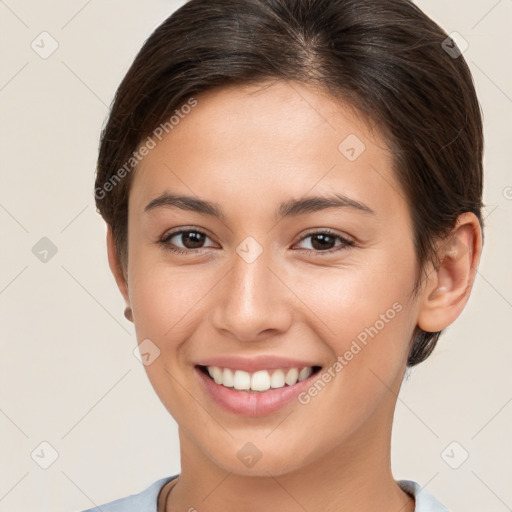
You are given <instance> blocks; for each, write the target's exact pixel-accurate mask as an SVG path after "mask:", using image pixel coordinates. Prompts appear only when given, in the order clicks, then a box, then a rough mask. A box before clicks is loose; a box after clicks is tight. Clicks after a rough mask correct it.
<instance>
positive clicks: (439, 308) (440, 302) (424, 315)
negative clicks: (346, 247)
mask: <svg viewBox="0 0 512 512" xmlns="http://www.w3.org/2000/svg"><path fill="white" fill-rule="evenodd" d="M481 252H482V232H481V227H480V223H479V221H478V219H477V217H476V215H474V214H473V213H470V212H467V213H463V214H461V215H459V217H458V219H457V223H456V225H455V228H454V229H453V230H452V232H451V233H450V235H449V236H448V237H447V238H446V239H444V240H443V242H442V243H441V244H440V247H439V259H440V263H439V265H438V267H437V268H436V269H433V270H432V271H431V273H430V275H429V278H428V283H427V285H426V286H425V288H424V292H423V299H422V304H421V308H420V312H419V316H418V327H420V329H422V330H423V331H426V332H437V331H441V330H442V329H444V328H446V327H447V326H448V325H450V324H451V323H453V322H454V321H455V319H456V318H457V317H458V316H459V315H460V314H461V312H462V310H463V309H464V307H465V305H466V303H467V301H468V299H469V295H470V292H471V288H472V286H473V282H474V279H475V275H476V270H477V267H478V262H479V260H480V254H481Z"/></svg>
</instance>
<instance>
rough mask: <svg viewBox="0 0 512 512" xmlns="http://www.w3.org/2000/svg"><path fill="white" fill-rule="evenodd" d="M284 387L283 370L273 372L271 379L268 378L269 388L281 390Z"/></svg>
mask: <svg viewBox="0 0 512 512" xmlns="http://www.w3.org/2000/svg"><path fill="white" fill-rule="evenodd" d="M283 386H284V372H283V370H274V373H272V377H270V387H271V388H282V387H283Z"/></svg>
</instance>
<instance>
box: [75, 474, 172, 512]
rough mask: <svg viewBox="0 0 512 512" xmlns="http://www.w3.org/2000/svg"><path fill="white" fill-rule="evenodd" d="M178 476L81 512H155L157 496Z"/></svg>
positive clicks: (161, 480) (162, 479) (160, 480)
mask: <svg viewBox="0 0 512 512" xmlns="http://www.w3.org/2000/svg"><path fill="white" fill-rule="evenodd" d="M177 476H178V475H174V476H168V477H165V478H160V479H159V480H157V481H156V482H153V483H152V484H151V485H150V486H149V487H147V488H146V489H144V490H143V491H141V492H139V493H137V494H131V495H130V496H126V497H124V498H119V499H117V500H114V501H109V502H108V503H104V504H103V505H99V506H96V507H93V508H89V509H87V510H83V511H82V512H157V501H158V494H159V493H160V491H161V489H162V487H163V486H164V485H165V484H166V483H167V482H170V481H171V480H173V479H174V478H176V477H177Z"/></svg>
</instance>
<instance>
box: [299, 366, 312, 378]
mask: <svg viewBox="0 0 512 512" xmlns="http://www.w3.org/2000/svg"><path fill="white" fill-rule="evenodd" d="M312 373H313V368H311V366H308V367H307V368H302V370H301V371H300V372H299V382H300V381H301V380H304V379H307V378H308V377H309V376H310V375H311V374H312Z"/></svg>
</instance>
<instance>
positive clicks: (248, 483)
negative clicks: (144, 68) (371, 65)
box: [107, 82, 481, 512]
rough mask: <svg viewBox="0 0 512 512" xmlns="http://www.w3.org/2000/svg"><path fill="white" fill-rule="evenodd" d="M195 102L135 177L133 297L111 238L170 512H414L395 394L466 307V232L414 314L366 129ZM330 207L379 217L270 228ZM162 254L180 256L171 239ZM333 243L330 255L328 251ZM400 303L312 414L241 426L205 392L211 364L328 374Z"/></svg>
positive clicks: (328, 107) (469, 226)
mask: <svg viewBox="0 0 512 512" xmlns="http://www.w3.org/2000/svg"><path fill="white" fill-rule="evenodd" d="M197 101H198V104H197V106H196V107H195V108H194V109H193V110H192V112H191V113H190V114H188V115H187V116H186V117H185V118H184V119H182V120H181V121H180V123H179V124H178V125H177V126H175V127H174V129H173V130H172V131H171V132H170V133H169V134H168V135H166V137H165V138H164V139H163V140H162V142H160V143H158V145H157V146H156V147H155V148H154V149H152V150H151V151H150V152H149V154H148V155H147V156H146V157H145V158H144V160H143V161H142V162H141V163H140V164H139V167H138V168H137V170H136V174H135V176H134V181H133V183H132V187H131V192H130V199H129V222H128V239H129V242H128V269H127V276H128V279H127V281H126V280H125V279H124V277H123V273H122V271H121V269H120V267H119V262H118V260H117V259H116V255H115V250H114V241H113V238H112V233H111V231H110V229H109V230H108V232H107V245H108V254H109V263H110V266H111V269H112V272H113V274H114V277H115V279H116V282H117V284H118V286H119V289H120V291H121V293H122V294H123V297H124V299H125V301H126V304H127V305H128V306H130V307H131V308H132V311H133V317H132V319H133V322H134V325H135V329H136V334H137V340H138V341H139V343H140V342H141V341H142V340H144V339H147V338H149V339H150V340H151V341H152V342H153V343H154V344H155V345H157V346H158V348H159V349H160V356H159V357H158V358H157V359H155V360H154V362H152V363H151V364H150V365H148V366H146V367H145V368H146V371H147V374H148V377H149V379H150V382H151V384H152V386H153V387H154V389H155V391H156V393H157V394H158V396H159V398H160V400H161V401H162V403H163V405H164V406H165V407H166V408H167V410H168V411H169V412H170V414H171V415H172V416H173V417H174V419H175V420H176V422H177V423H178V425H179V436H180V447H181V467H182V470H181V474H180V477H179V480H178V481H177V483H176V485H175V487H174V488H173V490H172V492H171V493H170V494H169V499H168V503H167V510H169V511H170V510H189V509H190V508H191V507H194V508H196V509H197V510H201V511H210V512H214V511H220V510H222V511H223V512H226V511H235V510H237V511H238V510H245V511H249V512H251V511H261V510H276V509H279V510H281V511H284V512H292V511H294V512H295V511H303V510H304V509H306V510H308V512H316V511H323V512H326V511H327V512H328V511H337V512H340V511H349V510H350V511H353V510H358V511H363V512H364V511H370V510H372V511H373V510H383V511H390V512H391V511H393V512H395V511H398V510H400V511H401V512H411V511H413V510H414V499H412V498H411V497H409V496H408V495H407V494H406V493H404V492H403V491H401V490H400V488H399V487H398V485H397V484H396V482H395V481H394V479H393V476H392V473H391V468H390V440H391V426H392V419H393V413H394V409H395V404H396V399H397V394H398V391H399V389H400V385H401V383H402V379H403V376H404V371H405V365H406V360H407V355H408V351H409V349H410V343H411V336H412V333H413V329H414V327H415V326H416V325H419V326H420V327H421V328H423V329H425V330H428V331H436V330H440V329H443V328H445V327H446V326H448V325H449V324H450V323H452V322H453V321H454V320H455V319H456V318H457V317H458V315H459V314H460V312H461V311H462V309H463V308H464V306H465V304H466V302H467V299H468V297H469V292H470V289H471V286H472V283H473V279H474V276H475V272H476V267H477V264H478V260H479V257H480V252H481V232H480V226H479V223H478V220H477V219H476V217H475V216H474V215H473V214H470V213H466V214H463V215H461V216H460V217H459V221H458V223H457V226H456V228H455V229H454V231H453V233H452V236H451V237H450V238H449V239H448V240H447V242H446V243H445V244H442V245H440V248H439V250H440V254H442V255H444V254H445V252H446V251H447V252H446V256H445V257H443V258H442V264H441V266H440V267H439V268H438V269H434V268H430V269H429V277H428V280H427V281H426V282H424V286H423V288H422V290H421V291H420V293H419V294H418V295H417V296H413V295H412V294H411V292H412V289H413V285H414V282H415V277H416V273H417V270H418V269H417V263H416V257H415V252H414V246H413V237H412V228H411V220H410V213H409V210H408V207H407V204H406V201H405V199H404V194H403V192H402V191H401V187H400V185H399V184H398V182H397V181H396V178H395V176H394V173H393V170H392V160H391V156H392V155H390V153H389V152H388V151H387V149H386V147H385V144H384V142H383V141H382V140H381V139H380V138H379V136H378V134H376V133H374V132H372V130H370V128H369V127H368V126H367V125H366V124H365V123H364V122H363V121H362V120H361V117H360V116H357V114H356V113H355V112H354V111H353V110H352V109H350V108H348V106H347V105H343V104H340V102H339V101H336V100H334V99H333V98H332V97H330V96H328V95H326V94H323V93H321V92H320V91H318V90H316V89H313V88H311V87H309V86H305V85H299V84H296V83H285V82H274V83H267V84H266V86H265V87H255V86H251V87H244V88H241V87H239V86H238V87H237V86H230V87H226V88H222V89H217V90H213V91H208V92H207V93H204V94H202V95H199V96H197ZM349 134H355V135H356V136H357V137H358V138H359V139H360V140H361V141H362V142H363V143H364V144H365V147H366V149H365V151H364V152H363V153H362V154H361V155H360V156H359V157H358V158H357V159H356V160H355V161H349V159H347V158H346V156H345V155H344V154H342V152H340V151H339V150H338V146H339V144H340V142H341V141H342V140H344V139H345V138H346V137H347V136H348V135H349ZM164 191H167V192H172V193H176V194H186V195H191V196H196V197H199V198H201V199H205V200H209V201H213V202H216V203H218V204H219V205H220V207H221V208H222V209H223V211H224V213H225V219H223V220H220V219H216V218H214V217H212V216H209V215H205V214H201V213H198V212H193V211H184V210H180V209H178V208H165V207H162V208H156V209H154V210H151V211H148V212H145V211H144V208H145V206H146V205H147V204H148V203H149V202H150V201H151V200H152V199H154V198H156V197H157V196H159V195H160V194H161V193H162V192H164ZM333 193H340V194H344V195H346V196H348V197H350V198H352V199H354V200H357V201H359V202H362V203H364V204H365V205H367V206H368V207H369V208H371V209H372V210H373V213H369V212H362V211H358V210H356V209H353V208H331V209H326V210H323V211H318V212H312V213H306V214H302V215H298V216H295V217H290V218H284V219H282V220H280V221H277V220H276V219H275V218H274V212H275V210H276V209H277V207H278V205H279V204H280V203H281V202H283V201H287V200H290V199H299V198H303V197H309V196H312V195H322V196H326V197H328V196H332V194H333ZM180 227H184V228H188V229H189V230H190V231H194V229H199V230H200V231H202V232H205V233H206V235H207V238H206V239H205V241H204V244H203V248H201V249H193V247H194V246H193V245H190V243H189V245H188V247H192V248H189V249H188V250H189V253H188V254H176V253H173V252H171V251H169V250H166V249H165V247H164V246H163V245H161V244H159V240H160V239H162V238H163V237H164V235H168V234H169V232H170V231H171V230H177V228H180ZM325 228H329V229H330V230H333V231H335V233H336V234H339V235H340V236H342V237H346V238H348V239H349V240H352V241H353V242H354V245H353V246H343V248H342V249H341V250H338V251H337V252H331V254H329V255H327V254H326V253H325V251H322V250H321V249H318V244H314V241H315V238H314V237H306V235H310V234H311V231H316V232H321V231H322V230H323V229H325ZM248 236H251V237H253V238H254V239H255V240H256V241H257V242H258V244H259V245H260V246H261V248H262V249H263V252H262V253H261V254H260V256H259V257H258V258H257V259H256V260H255V261H254V262H252V263H250V264H249V263H247V262H246V261H245V260H244V259H243V258H241V257H240V256H239V254H238V253H237V252H236V248H237V247H238V246H239V244H240V243H241V242H242V241H243V240H244V239H245V238H246V237H248ZM171 240H172V243H174V244H175V246H178V247H180V248H182V249H185V250H187V249H186V248H187V246H186V245H184V244H186V243H187V239H185V240H184V239H183V237H182V236H181V235H177V236H175V237H173V238H172V239H171ZM334 240H335V242H333V245H332V246H329V247H328V248H331V247H333V248H335V249H337V248H338V247H339V244H340V241H339V240H338V239H336V238H335V239H334ZM167 243H168V245H169V244H171V241H168V242H167ZM320 247H321V246H320ZM394 303H399V304H400V305H401V311H400V312H399V313H397V314H396V315H395V316H394V318H393V319H392V320H390V321H389V322H387V323H385V326H384V328H382V329H380V330H379V332H378V334H377V335H376V336H375V337H373V338H370V339H369V341H368V344H367V346H365V347H364V348H363V349H362V350H361V351H360V352H359V353H358V354H357V355H356V356H354V358H353V359H352V360H351V361H349V363H348V364H347V365H346V366H345V367H344V368H343V370H342V371H341V372H339V373H338V374H337V375H336V377H335V378H334V379H332V380H331V382H329V383H328V385H327V386H326V387H325V389H323V390H322V391H321V392H320V393H319V394H318V396H316V397H314V398H313V399H312V400H311V401H310V402H309V403H308V404H307V405H303V404H300V403H298V402H296V401H293V402H292V404H290V405H289V406H287V407H285V408H284V409H282V410H279V411H277V412H275V413H272V414H269V415H266V416H262V417H257V418H252V417H243V416H240V415H237V414H234V413H231V412H228V411H225V410H224V409H221V408H220V407H219V406H218V405H216V404H215V403H214V402H212V401H211V399H209V397H208V396H207V395H205V394H204V393H203V392H202V389H201V386H200V382H199V379H198V376H197V374H196V371H195V370H194V364H195V363H196V362H197V361H198V360H199V359H203V358H208V357H213V356H219V355H245V356H252V355H256V354H265V355H267V354H268V355H280V356H283V357H287V356H288V357H290V356H293V357H295V358H299V359H305V360H311V361H315V362H317V364H320V365H322V366H323V367H324V368H328V367H329V366H331V365H332V364H333V363H334V362H335V361H336V358H337V357H338V355H343V354H344V353H345V351H346V350H348V349H349V348H350V346H351V343H352V341H353V340H354V339H356V337H357V336H358V334H359V333H361V332H362V331H364V329H365V328H367V327H369V326H373V325H375V323H376V321H377V320H379V318H381V317H380V315H382V314H385V313H386V311H387V310H389V309H390V308H392V305H393V304H394ZM162 441H163V442H165V441H164V440H162ZM247 442H251V443H253V444H254V445H255V446H256V447H257V448H258V450H259V451H260V452H261V454H262V457H261V459H260V460H259V461H258V462H257V463H256V464H255V465H254V466H253V467H251V468H248V467H246V466H245V465H244V464H242V462H241V461H240V460H239V459H238V457H237V453H238V451H239V450H240V449H241V448H242V447H243V446H244V445H245V444H246V443H247ZM173 484H174V482H173ZM168 490H169V489H164V491H166V492H167V491H168ZM166 492H163V493H162V495H161V497H163V496H164V495H165V494H166ZM159 506H160V510H163V507H164V502H163V500H162V499H161V500H160V503H159Z"/></svg>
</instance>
